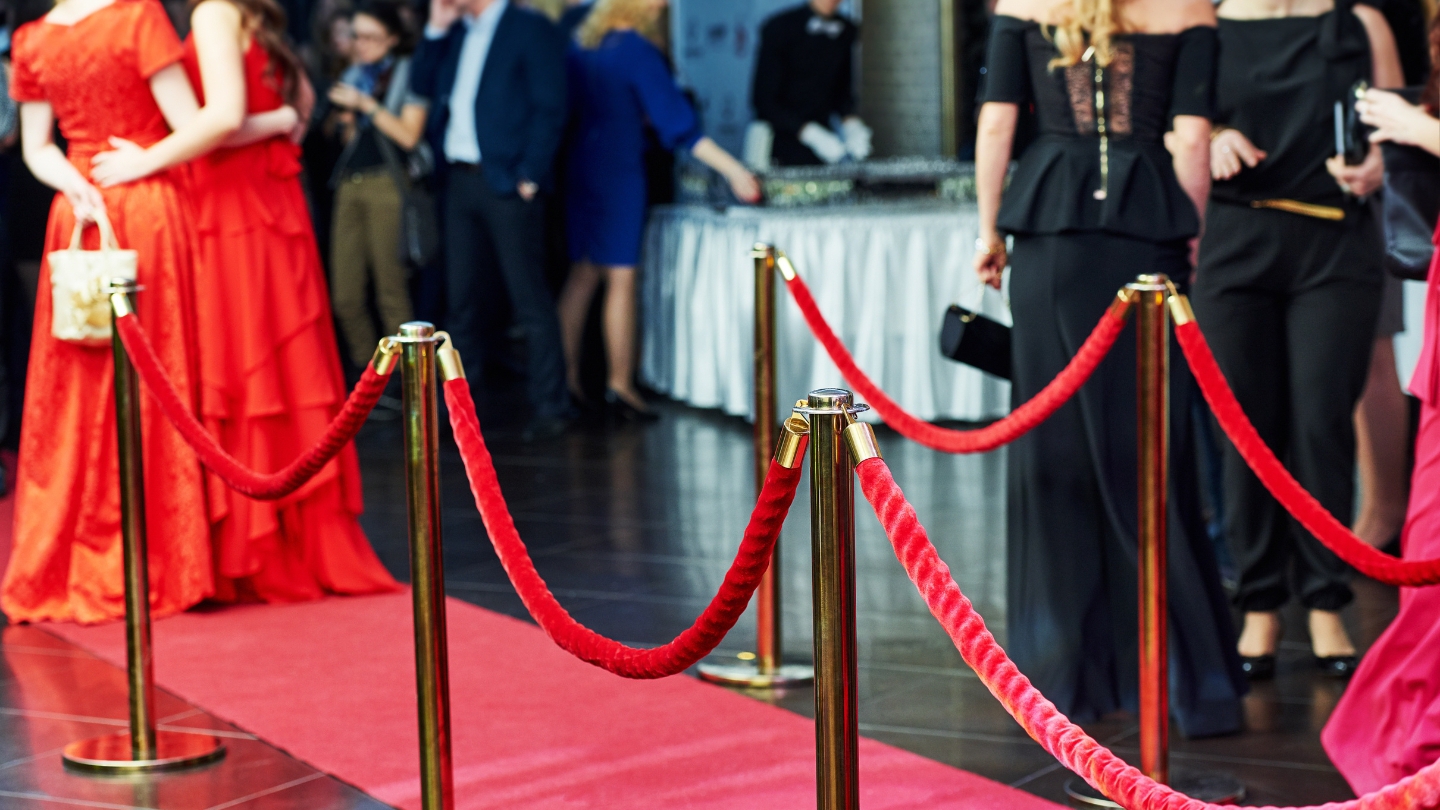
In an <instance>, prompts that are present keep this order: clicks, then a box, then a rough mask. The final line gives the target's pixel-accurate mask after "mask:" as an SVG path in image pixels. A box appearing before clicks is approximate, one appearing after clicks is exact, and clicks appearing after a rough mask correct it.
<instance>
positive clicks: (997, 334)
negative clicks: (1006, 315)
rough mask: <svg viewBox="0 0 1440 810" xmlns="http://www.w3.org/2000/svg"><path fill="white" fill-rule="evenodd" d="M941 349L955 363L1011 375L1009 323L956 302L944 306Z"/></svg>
mask: <svg viewBox="0 0 1440 810" xmlns="http://www.w3.org/2000/svg"><path fill="white" fill-rule="evenodd" d="M940 353H941V354H943V355H945V356H946V357H948V358H950V359H951V360H954V361H955V362H957V363H964V364H965V365H967V366H971V367H973V368H978V369H980V370H981V371H983V372H985V373H986V374H993V375H994V376H996V377H999V378H1000V379H1002V380H1008V379H1010V372H1011V360H1010V327H1008V326H1006V325H1005V324H1003V323H1000V322H999V321H993V320H991V319H989V318H987V317H985V316H984V315H981V314H980V313H978V312H971V311H970V310H968V309H965V308H964V307H962V306H959V305H957V304H951V305H950V308H949V309H947V310H945V321H944V323H943V324H942V325H941V327H940Z"/></svg>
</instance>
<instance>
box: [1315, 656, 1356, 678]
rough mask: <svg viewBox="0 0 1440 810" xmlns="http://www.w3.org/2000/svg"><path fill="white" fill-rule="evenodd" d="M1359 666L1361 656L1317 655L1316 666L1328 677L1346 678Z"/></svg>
mask: <svg viewBox="0 0 1440 810" xmlns="http://www.w3.org/2000/svg"><path fill="white" fill-rule="evenodd" d="M1359 666H1360V658H1359V657H1358V656H1354V655H1325V656H1320V655H1317V656H1315V667H1316V668H1317V669H1319V670H1320V674H1322V675H1324V676H1325V677H1327V678H1335V679H1336V680H1345V679H1347V678H1349V677H1350V676H1351V675H1354V674H1355V669H1356V668H1357V667H1359Z"/></svg>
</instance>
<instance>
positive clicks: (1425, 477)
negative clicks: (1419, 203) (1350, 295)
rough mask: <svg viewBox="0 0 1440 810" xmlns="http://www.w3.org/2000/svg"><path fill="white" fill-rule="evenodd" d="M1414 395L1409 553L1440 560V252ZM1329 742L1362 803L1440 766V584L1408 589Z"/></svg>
mask: <svg viewBox="0 0 1440 810" xmlns="http://www.w3.org/2000/svg"><path fill="white" fill-rule="evenodd" d="M1435 242H1436V244H1437V245H1440V225H1437V227H1436V232H1435ZM1410 392H1411V393H1413V394H1414V395H1415V396H1417V397H1419V398H1420V403H1421V406H1420V432H1419V435H1418V436H1417V437H1416V440H1415V471H1414V477H1413V478H1412V480H1411V485H1410V510H1409V514H1408V515H1406V518H1405V531H1404V533H1403V534H1402V535H1401V547H1402V548H1403V549H1404V557H1405V559H1408V560H1426V559H1433V558H1436V557H1440V250H1437V251H1436V253H1435V259H1434V261H1433V262H1432V263H1431V265H1430V281H1429V290H1428V294H1427V296H1426V302H1425V345H1424V348H1423V350H1422V351H1421V353H1420V362H1419V364H1418V365H1417V366H1416V368H1415V376H1414V377H1413V378H1412V379H1411V380H1410ZM1320 741H1321V743H1323V744H1324V746H1325V751H1326V753H1328V754H1329V755H1330V759H1331V760H1332V761H1333V762H1334V763H1335V767H1336V768H1338V769H1339V770H1340V773H1341V774H1342V775H1344V777H1345V780H1346V781H1348V782H1349V783H1350V787H1351V788H1352V789H1354V791H1355V792H1356V793H1357V794H1360V795H1364V794H1366V793H1369V792H1371V791H1374V790H1376V789H1377V788H1382V787H1384V786H1386V785H1389V784H1391V783H1393V782H1396V781H1399V780H1400V779H1402V778H1404V777H1406V776H1409V775H1410V774H1413V773H1415V772H1416V771H1418V770H1420V769H1421V768H1423V767H1425V766H1426V765H1429V764H1431V763H1433V762H1435V760H1436V759H1440V586H1436V587H1430V588H1401V589H1400V614H1399V615H1398V616H1396V617H1395V621H1394V622H1393V623H1392V624H1391V625H1390V627H1389V628H1387V629H1386V630H1385V632H1384V634H1382V635H1381V636H1380V638H1379V640H1377V641H1376V642H1375V646H1373V647H1371V648H1370V651H1369V652H1367V653H1366V654H1365V659H1364V660H1363V661H1361V662H1360V668H1359V669H1358V670H1357V671H1356V672H1355V676H1354V677H1353V678H1351V680H1350V685H1349V686H1347V687H1346V688H1345V695H1344V696H1343V697H1342V698H1341V699H1340V702H1339V704H1338V705H1336V707H1335V712H1334V713H1333V714H1331V715H1330V721H1329V722H1328V723H1326V724H1325V730H1324V732H1322V733H1321V735H1320Z"/></svg>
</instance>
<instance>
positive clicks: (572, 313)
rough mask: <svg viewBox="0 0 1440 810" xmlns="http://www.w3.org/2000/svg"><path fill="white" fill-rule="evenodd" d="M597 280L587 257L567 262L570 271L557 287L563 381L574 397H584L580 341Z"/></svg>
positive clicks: (598, 274) (593, 268)
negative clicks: (559, 286)
mask: <svg viewBox="0 0 1440 810" xmlns="http://www.w3.org/2000/svg"><path fill="white" fill-rule="evenodd" d="M599 283H600V270H599V268H597V267H596V266H595V265H593V264H591V263H590V262H588V261H578V262H575V263H574V264H572V265H571V266H570V275H569V276H567V277H566V279H565V286H564V288H562V289H561V290H560V302H559V307H558V309H559V311H560V341H561V346H562V348H563V349H564V351H565V384H566V385H567V386H569V388H570V393H571V394H572V395H574V396H575V398H576V399H582V400H583V399H584V398H585V393H584V389H583V388H582V387H581V385H580V343H581V341H582V340H583V339H584V337H585V318H586V317H587V316H588V315H589V314H590V300H591V299H592V298H594V297H595V287H596V285H598V284H599Z"/></svg>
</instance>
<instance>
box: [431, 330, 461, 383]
mask: <svg viewBox="0 0 1440 810" xmlns="http://www.w3.org/2000/svg"><path fill="white" fill-rule="evenodd" d="M435 337H437V338H440V339H441V340H442V341H444V342H443V343H441V344H440V348H439V349H438V350H437V351H436V352H435V359H436V360H439V361H440V379H441V380H443V381H444V382H450V381H451V380H463V379H465V364H464V363H462V362H460V352H458V351H456V350H455V346H454V344H452V343H451V341H450V333H449V332H436V333H435Z"/></svg>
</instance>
